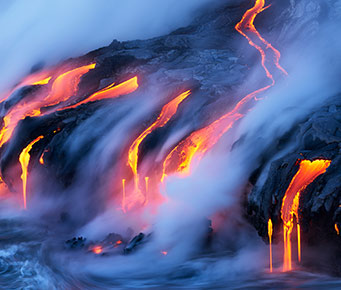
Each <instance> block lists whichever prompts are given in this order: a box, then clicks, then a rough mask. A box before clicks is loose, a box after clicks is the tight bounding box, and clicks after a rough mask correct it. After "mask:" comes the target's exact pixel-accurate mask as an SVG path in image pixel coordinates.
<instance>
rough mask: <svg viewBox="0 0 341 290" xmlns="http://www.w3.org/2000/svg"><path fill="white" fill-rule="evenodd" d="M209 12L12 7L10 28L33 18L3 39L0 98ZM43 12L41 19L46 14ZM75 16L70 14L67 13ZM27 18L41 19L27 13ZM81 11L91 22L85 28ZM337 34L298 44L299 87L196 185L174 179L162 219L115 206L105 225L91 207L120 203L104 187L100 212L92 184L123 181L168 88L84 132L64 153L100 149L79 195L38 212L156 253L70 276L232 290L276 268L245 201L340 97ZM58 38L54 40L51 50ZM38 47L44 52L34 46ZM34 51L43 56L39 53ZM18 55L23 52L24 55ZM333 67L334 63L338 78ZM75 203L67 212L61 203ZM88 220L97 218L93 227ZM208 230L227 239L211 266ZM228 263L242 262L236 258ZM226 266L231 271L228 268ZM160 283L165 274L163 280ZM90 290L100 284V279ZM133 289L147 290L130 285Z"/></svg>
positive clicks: (156, 5)
mask: <svg viewBox="0 0 341 290" xmlns="http://www.w3.org/2000/svg"><path fill="white" fill-rule="evenodd" d="M121 2H122V1H121ZM208 2H209V1H208V0H201V1H194V0H193V1H186V3H179V2H178V1H171V0H167V1H152V0H150V1H145V2H143V4H141V3H142V1H137V0H136V1H133V0H130V1H125V2H123V3H113V2H109V1H108V2H103V3H102V6H101V5H98V1H96V2H95V1H87V2H86V3H87V4H86V5H84V4H83V5H82V3H84V2H83V1H82V2H81V1H73V2H72V3H69V2H68V3H66V2H65V1H59V2H58V3H53V4H51V3H49V5H52V6H49V7H47V4H45V3H43V1H38V0H36V1H35V2H33V3H34V4H36V5H37V6H33V4H32V1H31V2H30V5H32V6H30V7H27V6H26V5H27V4H24V2H22V1H19V0H17V1H15V2H13V3H12V4H7V6H6V9H5V10H3V11H2V12H0V13H2V14H1V15H2V16H3V17H2V21H4V22H8V21H9V23H12V22H11V21H10V20H11V19H12V18H11V17H10V16H9V15H12V17H13V15H21V14H22V18H20V17H19V19H20V21H22V22H20V21H19V22H20V23H21V24H20V23H19V24H20V25H19V24H18V26H17V27H15V26H14V23H13V29H14V30H13V31H14V33H13V31H12V33H9V32H5V31H4V32H3V33H1V31H0V35H1V36H0V41H1V42H2V43H5V46H4V48H2V50H3V51H0V53H1V54H3V55H9V57H8V59H7V60H6V61H5V63H4V65H3V67H2V68H1V69H2V71H1V70H0V76H2V75H3V74H4V71H6V70H7V72H8V75H7V76H6V77H5V78H3V80H4V83H0V87H1V86H3V85H4V84H8V81H12V80H13V77H14V76H15V77H18V71H21V72H22V73H23V74H25V72H27V71H28V70H29V69H30V67H31V66H32V65H34V64H35V63H37V62H38V61H44V62H46V63H53V62H57V61H59V60H60V59H63V58H65V57H69V56H73V55H78V54H82V53H84V52H86V51H87V50H90V49H93V48H97V47H99V46H102V45H105V44H108V43H109V42H110V41H111V40H112V39H113V38H117V39H120V40H127V39H136V38H148V37H152V36H156V35H160V34H164V33H166V32H168V31H170V30H171V29H174V28H176V27H180V26H182V25H186V24H187V23H188V22H189V21H190V19H191V18H192V17H191V16H192V15H193V13H194V11H195V9H197V8H199V7H201V6H202V5H204V4H206V3H208ZM25 3H26V2H25ZM180 5H181V9H180V8H179V7H180ZM33 7H34V9H33ZM37 7H38V10H35V9H37ZM65 7H68V8H67V9H66V10H65ZM25 8H27V9H31V10H32V11H30V10H24V9H25ZM24 11H25V13H24ZM42 11H44V13H42ZM55 11H57V13H56V12H55ZM75 11H77V15H81V16H75V15H76V13H75ZM156 11H157V12H156ZM179 11H180V13H179ZM29 12H31V13H29ZM52 12H53V13H52ZM61 12H63V14H64V12H65V15H64V16H63V19H65V23H60V21H59V17H60V16H59V15H58V13H61ZM122 15H124V16H125V17H123V16H122ZM148 15H150V16H151V15H152V16H153V17H148ZM31 17H32V18H31ZM16 18H18V17H16ZM33 19H35V20H33ZM151 19H153V20H151ZM16 20H18V19H16ZM96 20H97V21H96ZM24 21H28V23H31V24H30V25H28V26H27V27H28V28H27V27H25V30H26V31H24V28H23V25H22V23H24ZM54 21H56V22H54ZM54 23H58V25H61V26H56V25H54ZM0 24H1V22H0ZM44 24H45V25H44ZM0 27H4V25H0ZM11 27H12V26H11ZM108 27H113V29H112V30H111V29H108ZM117 27H119V28H117ZM103 28H105V29H103ZM1 29H3V28H1ZM338 31H339V26H337V25H335V24H334V23H333V21H330V22H325V23H324V24H321V26H320V27H319V29H318V32H316V35H315V36H312V37H310V38H309V42H303V43H304V44H305V46H302V38H303V36H302V35H299V36H298V38H297V41H296V42H293V43H292V45H291V46H290V48H286V49H285V52H284V53H283V56H284V57H283V59H282V60H281V64H282V65H283V67H285V68H286V69H287V71H288V72H289V76H288V77H287V78H283V79H281V80H280V81H277V82H276V86H275V87H274V88H273V89H271V90H270V91H269V92H267V93H266V96H264V99H262V100H260V101H259V102H258V103H257V105H256V106H255V107H254V108H253V109H252V110H251V111H250V112H249V113H248V114H247V115H246V117H245V118H244V119H243V120H242V121H240V122H238V123H236V124H235V126H234V128H233V129H232V130H231V131H229V132H228V133H227V134H226V136H224V138H222V140H221V141H220V143H219V144H218V146H216V148H215V149H214V150H213V151H212V152H210V153H209V154H207V155H206V156H205V158H204V159H203V160H201V161H200V163H196V162H194V164H195V163H196V164H195V165H197V166H194V167H193V171H192V174H191V175H190V176H188V177H185V178H181V177H178V176H170V177H169V178H167V179H166V181H165V183H164V184H160V188H159V189H160V192H161V194H162V195H163V197H164V198H165V202H164V203H163V204H162V205H161V206H160V207H159V208H158V210H157V211H156V213H155V214H151V210H150V209H148V208H147V209H146V210H143V211H137V212H133V214H134V216H132V215H129V213H128V214H127V215H124V214H123V213H122V212H120V211H119V210H116V209H115V208H112V204H110V205H109V206H104V208H103V211H102V212H101V213H100V214H97V213H91V215H90V214H89V212H87V211H86V210H85V209H84V205H85V204H92V203H94V202H95V201H96V202H98V204H101V203H104V202H103V200H107V199H108V197H111V196H110V192H108V191H107V189H108V187H107V185H108V184H107V183H105V184H104V185H103V184H102V186H100V187H99V188H96V194H97V193H98V194H99V195H96V198H97V200H95V199H94V195H93V192H92V191H93V188H94V187H93V184H91V181H92V180H93V179H94V177H96V178H97V177H98V176H100V175H104V174H108V172H109V173H110V174H109V175H108V176H109V179H111V178H114V177H115V176H117V175H119V174H120V173H121V172H120V170H119V168H116V167H115V165H112V164H115V161H116V160H118V159H119V157H120V154H123V153H122V150H123V149H122V148H123V147H127V145H128V144H129V142H130V141H131V140H130V136H127V132H128V133H130V132H134V128H135V127H136V126H137V124H139V123H140V122H142V121H143V120H145V119H146V118H148V117H150V115H151V114H152V113H153V112H154V111H155V109H156V108H157V107H159V104H160V103H159V99H160V98H161V99H162V98H165V96H167V94H166V93H165V92H162V88H161V89H159V88H157V89H155V91H153V90H151V91H149V92H145V93H144V94H141V95H139V96H136V95H135V96H134V97H133V98H132V99H130V100H122V101H118V102H116V103H115V104H111V105H108V106H107V107H105V108H102V109H100V110H98V111H97V112H96V113H95V114H93V115H92V116H90V117H89V118H88V119H87V120H86V121H84V122H83V123H82V124H81V125H80V126H78V127H77V128H76V129H75V130H74V131H73V132H72V134H70V136H69V138H68V139H67V142H66V143H65V144H64V148H63V149H64V151H65V152H66V155H68V156H74V155H75V154H76V153H77V152H79V150H80V148H84V147H86V146H87V144H93V147H92V148H91V150H90V153H89V154H88V155H87V157H86V158H85V160H84V161H83V162H82V164H81V166H80V168H78V174H77V178H76V183H75V184H74V186H73V187H72V188H71V189H70V190H69V192H67V193H68V194H66V195H65V196H66V198H65V196H63V197H61V198H60V199H59V202H58V203H55V202H49V203H46V202H41V201H40V203H39V202H38V204H39V206H40V207H41V208H45V211H49V208H50V209H53V208H54V207H56V205H57V204H58V206H59V207H65V206H67V207H68V208H67V209H71V210H72V211H74V212H76V214H77V215H78V216H79V220H82V221H83V222H84V221H86V222H87V223H86V224H85V225H84V226H83V227H82V228H77V231H76V233H77V234H78V235H84V236H86V237H88V238H89V239H93V240H100V239H103V238H104V237H105V235H106V234H108V233H110V232H115V233H119V234H122V235H125V232H126V229H127V228H128V227H131V228H133V231H134V233H135V234H137V233H139V232H140V231H143V230H144V231H145V232H146V233H152V235H151V240H150V242H149V243H146V244H145V245H143V247H142V248H141V249H140V250H139V251H137V252H136V253H134V254H132V255H131V256H114V257H107V258H104V257H103V259H97V258H99V257H93V256H90V255H88V256H85V255H83V253H82V254H79V253H76V254H75V256H76V259H74V261H72V262H70V263H69V264H68V265H67V267H69V268H70V269H69V270H70V272H71V273H73V274H74V275H76V276H80V277H82V276H83V275H84V273H87V274H89V273H90V274H91V275H89V277H103V276H104V277H106V278H110V279H121V280H122V281H123V280H124V282H127V281H128V282H129V281H130V280H131V278H136V280H137V281H139V280H142V279H147V280H148V279H149V280H150V281H149V282H150V283H152V282H153V283H157V282H156V281H157V279H161V280H162V282H163V280H167V279H169V275H170V273H174V270H175V269H177V267H180V270H181V271H183V272H184V273H189V274H188V277H197V280H196V281H197V283H208V282H209V281H212V276H213V277H214V279H217V280H224V279H226V276H229V275H230V276H231V277H233V276H234V275H238V274H239V273H241V271H243V273H244V275H248V274H247V273H245V270H247V271H252V273H259V271H261V270H259V269H261V268H262V266H265V265H264V263H265V259H263V258H261V257H264V256H265V255H266V254H264V251H265V246H264V245H263V244H262V243H261V241H260V239H259V238H257V236H256V233H255V232H254V231H253V230H252V229H251V228H250V226H249V225H248V224H247V223H246V222H245V220H244V219H243V210H242V209H241V204H240V203H241V196H242V193H245V191H246V190H247V188H246V187H247V183H248V177H249V176H250V174H251V172H252V171H253V170H254V169H256V168H257V167H258V166H259V165H261V164H260V163H259V162H260V161H259V156H260V155H261V154H263V153H264V152H265V151H266V149H267V148H268V146H269V145H271V143H272V142H273V141H274V140H275V139H276V138H278V137H280V136H282V135H283V134H285V133H286V132H288V131H289V130H290V129H291V128H292V127H293V126H294V125H295V124H297V123H299V122H300V121H302V120H304V119H305V118H306V117H307V116H309V114H310V113H311V112H312V111H314V110H315V109H316V108H318V107H319V106H321V105H323V104H325V103H326V102H327V101H328V99H329V98H330V97H332V96H334V95H335V94H337V93H338V92H340V90H341V84H340V82H339V81H338V79H337V78H338V76H339V75H340V72H341V71H340V70H341V60H340V58H339V57H338V56H339V51H341V41H340V40H339V39H338V38H337V35H338ZM37 32H39V35H38V34H37ZM302 34H303V33H302ZM23 35H24V36H23ZM52 36H54V37H52ZM47 37H48V39H51V42H50V43H49V44H48V45H46V39H47ZM18 39H20V41H18ZM33 39H34V40H35V41H32V40H33ZM71 39H72V41H70V40H71ZM31 42H32V43H33V44H32V45H31V44H29V43H31ZM13 43H16V46H15V47H14V49H13ZM61 44H67V45H65V46H64V45H61ZM10 47H12V51H11V52H9V48H10ZM23 47H25V53H24V54H22V50H23V49H22V48H23ZM55 47H58V49H55ZM14 56H15V60H14ZM19 56H20V57H19ZM330 63H333V66H331V65H330ZM253 72H254V73H253V74H250V77H249V79H247V80H245V84H249V83H252V84H255V83H257V81H259V70H258V68H254V71H253ZM156 87H157V86H156ZM242 90H243V92H242ZM244 90H245V89H244V88H243V89H240V92H239V93H240V96H243V94H244ZM147 96H148V97H147ZM227 97H229V96H227ZM139 98H140V99H139ZM146 99H147V101H146ZM189 128H190V126H189V125H188V124H185V125H184V126H183V129H181V130H179V131H177V132H172V134H171V136H169V138H168V140H166V142H165V143H164V144H163V146H164V148H166V147H167V146H168V145H169V144H173V143H174V140H178V139H179V138H180V137H182V136H183V135H185V134H186V133H187V130H188V129H189ZM134 133H135V132H134ZM137 135H138V134H137ZM237 141H238V142H237ZM291 145H293V144H290V145H289V147H287V148H286V149H285V150H284V151H282V152H278V154H284V153H286V152H287V151H288V150H290V146H291ZM164 148H161V151H162V153H163V151H166V150H165V149H164ZM162 153H159V156H158V157H157V158H158V159H161V157H162V156H161V155H164V154H162ZM276 157H278V156H276ZM273 158H275V156H274V157H273ZM101 181H102V180H101ZM105 182H108V180H106V181H105ZM99 183H100V182H99ZM118 191H119V190H118ZM64 199H65V200H66V199H67V201H66V202H65V203H64V202H61V200H64ZM98 199H99V201H98ZM101 199H103V200H101ZM56 200H58V199H57V198H56ZM47 205H48V208H47V209H46V206H47ZM96 206H97V204H96ZM224 214H225V217H224V218H221V220H222V224H220V225H218V222H217V221H219V215H224ZM89 216H91V218H90V220H87V218H89ZM94 216H95V217H94ZM93 217H94V218H93ZM208 220H212V222H213V228H214V230H215V231H216V232H220V234H221V232H222V233H223V234H221V236H219V233H218V237H217V239H216V240H215V243H214V245H213V248H215V249H219V250H221V252H220V253H224V254H221V256H220V257H218V258H216V259H215V258H212V259H211V260H210V259H208V258H207V259H205V258H202V257H201V258H198V259H193V257H195V255H196V254H198V253H200V252H201V250H202V244H203V241H204V240H205V239H206V238H207V235H208V231H209V223H208ZM216 222H217V223H216ZM144 224H148V227H147V228H146V229H144V228H143V226H144ZM222 235H223V236H222ZM226 241H228V242H226ZM235 249H237V250H238V251H239V252H238V254H237V255H234V254H235V253H236V251H235ZM164 250H166V251H168V252H169V254H168V255H167V257H162V256H161V255H160V251H164ZM226 252H229V253H233V254H230V255H227V254H226ZM58 254H60V253H58ZM225 254H226V255H225ZM221 257H223V259H219V258H221ZM101 258H102V257H101ZM55 259H56V260H59V262H60V263H61V265H63V263H64V262H65V261H67V260H68V259H69V255H68V253H67V254H66V253H64V252H63V253H61V254H60V255H59V256H58V257H55ZM190 259H193V260H190ZM250 261H256V262H250ZM212 265H213V266H212ZM231 265H232V266H231ZM155 273H157V274H160V273H161V274H160V275H159V276H158V277H155V276H156V275H155ZM180 278H181V274H179V273H176V274H175V278H174V279H175V280H176V279H180ZM91 282H92V283H95V282H98V280H97V281H96V279H95V278H94V281H91ZM159 282H160V281H159ZM130 283H132V282H130ZM136 283H137V282H136ZM134 286H135V287H136V286H137V285H134V284H131V285H130V287H134Z"/></svg>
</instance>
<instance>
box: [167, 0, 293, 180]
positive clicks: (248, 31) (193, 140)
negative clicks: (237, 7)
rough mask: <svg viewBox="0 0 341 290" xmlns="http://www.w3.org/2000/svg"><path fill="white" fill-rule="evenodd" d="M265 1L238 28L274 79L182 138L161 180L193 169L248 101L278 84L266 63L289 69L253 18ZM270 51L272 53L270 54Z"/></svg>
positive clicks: (246, 16)
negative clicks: (194, 163) (256, 51)
mask: <svg viewBox="0 0 341 290" xmlns="http://www.w3.org/2000/svg"><path fill="white" fill-rule="evenodd" d="M264 5H265V1H264V0H257V1H256V2H255V5H254V7H253V8H251V9H249V10H248V11H247V12H246V13H245V14H244V16H243V18H242V20H241V21H240V22H239V23H238V24H237V25H236V27H235V28H236V30H237V31H238V32H239V33H240V34H241V35H243V36H244V37H246V39H247V40H248V41H249V43H250V45H252V46H253V47H255V48H256V49H257V50H258V51H259V53H260V54H261V57H262V66H263V68H264V70H265V72H266V76H267V78H268V79H269V80H270V81H271V83H270V84H269V85H267V86H265V87H263V88H261V89H258V90H256V91H254V92H252V93H250V94H248V95H247V96H246V97H244V98H243V99H242V100H241V101H239V102H238V103H237V104H236V106H235V107H234V108H233V110H232V111H230V112H228V113H227V114H225V115H223V116H222V117H220V118H219V119H218V120H216V121H214V122H213V123H211V124H210V125H208V126H206V127H204V128H202V129H199V130H198V131H195V132H193V133H192V134H191V135H190V136H188V137H187V138H186V139H185V140H183V141H181V142H180V143H179V144H178V145H177V146H176V147H175V148H174V149H173V150H172V151H171V152H170V153H169V155H168V156H167V157H166V159H165V161H164V164H163V175H162V181H163V180H164V178H165V177H166V176H167V175H169V174H170V173H174V172H176V173H178V174H182V175H188V174H189V173H190V166H191V164H192V161H193V160H194V157H196V160H197V161H198V160H200V159H201V158H202V157H203V156H204V154H205V153H206V152H207V151H208V150H210V149H211V148H212V147H213V146H214V145H215V144H216V143H217V142H218V141H219V139H220V138H221V137H222V136H223V135H224V134H225V133H226V132H227V131H228V130H230V128H232V126H233V124H234V123H235V122H236V121H237V120H239V119H240V118H242V117H243V116H244V114H243V113H242V112H243V110H245V109H247V105H248V104H249V101H251V100H252V99H254V100H256V97H257V95H259V94H260V93H262V92H264V91H266V90H268V89H269V88H271V87H272V86H273V85H274V84H275V80H274V78H273V76H272V74H271V73H270V69H269V68H268V66H267V64H268V63H269V64H274V65H275V67H276V68H277V69H279V70H280V71H281V72H283V73H284V74H287V73H286V71H285V70H284V69H283V68H282V67H281V66H280V65H279V58H280V53H279V51H278V50H276V49H275V48H273V46H272V45H271V44H270V43H268V42H267V41H266V40H264V38H262V37H261V35H260V34H259V32H258V31H257V30H256V28H255V26H254V24H253V22H254V19H255V17H256V16H257V15H258V14H259V13H260V12H262V11H263V10H264V9H266V8H264ZM270 54H271V55H270Z"/></svg>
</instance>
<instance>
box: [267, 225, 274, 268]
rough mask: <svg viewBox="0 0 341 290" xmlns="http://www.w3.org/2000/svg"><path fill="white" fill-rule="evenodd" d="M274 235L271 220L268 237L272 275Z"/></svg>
mask: <svg viewBox="0 0 341 290" xmlns="http://www.w3.org/2000/svg"><path fill="white" fill-rule="evenodd" d="M272 233H273V226H272V221H271V219H269V221H268V236H269V250H270V272H271V273H272Z"/></svg>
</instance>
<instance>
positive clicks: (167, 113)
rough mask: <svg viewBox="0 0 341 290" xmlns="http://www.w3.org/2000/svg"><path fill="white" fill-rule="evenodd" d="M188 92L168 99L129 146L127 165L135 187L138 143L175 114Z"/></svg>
mask: <svg viewBox="0 0 341 290" xmlns="http://www.w3.org/2000/svg"><path fill="white" fill-rule="evenodd" d="M190 94H191V91H186V92H184V93H182V94H181V95H179V96H177V97H176V98H175V99H173V100H172V101H170V102H169V103H168V104H166V105H165V106H164V107H163V108H162V110H161V113H160V115H159V116H158V118H157V119H156V121H155V122H154V123H153V124H151V125H150V126H149V127H148V128H147V129H146V130H144V131H143V132H142V133H141V134H140V136H138V137H137V139H136V140H135V141H134V142H133V144H132V145H131V146H130V148H129V153H128V165H129V166H130V168H131V169H132V171H133V174H134V178H135V185H136V187H138V174H137V163H138V153H139V146H140V144H141V143H142V141H143V140H144V139H145V138H146V137H147V136H148V135H149V134H150V133H151V132H153V131H154V130H155V129H157V128H160V127H163V126H165V125H166V124H167V123H168V121H169V120H170V119H171V118H172V117H173V116H174V115H175V114H176V112H177V110H178V107H179V105H180V103H181V102H182V101H183V100H185V99H186V98H187V97H188V96H189V95H190Z"/></svg>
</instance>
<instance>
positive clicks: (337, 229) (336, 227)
mask: <svg viewBox="0 0 341 290" xmlns="http://www.w3.org/2000/svg"><path fill="white" fill-rule="evenodd" d="M335 231H336V233H337V235H338V236H339V235H340V230H339V227H338V226H337V224H335Z"/></svg>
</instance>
